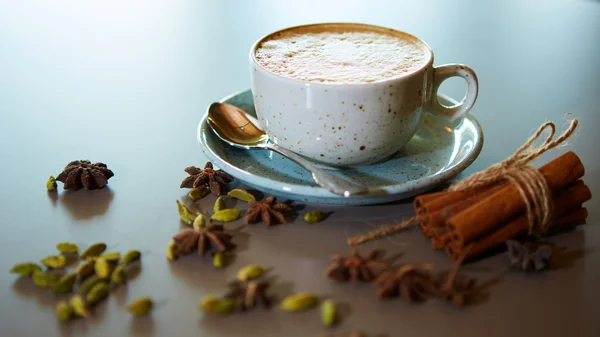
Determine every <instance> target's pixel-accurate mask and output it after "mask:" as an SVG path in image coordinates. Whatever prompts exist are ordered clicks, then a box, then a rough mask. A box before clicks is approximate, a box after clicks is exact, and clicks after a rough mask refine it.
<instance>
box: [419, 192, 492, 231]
mask: <svg viewBox="0 0 600 337" xmlns="http://www.w3.org/2000/svg"><path fill="white" fill-rule="evenodd" d="M502 186H504V184H502V185H495V186H490V187H488V188H486V189H477V190H478V191H479V193H477V194H474V195H471V196H469V197H466V198H463V199H459V200H456V201H454V202H449V201H447V200H452V199H453V198H454V197H452V198H450V199H448V198H446V197H445V196H443V195H442V196H439V197H438V198H437V199H434V201H433V202H432V201H430V202H423V201H421V202H419V204H418V205H417V204H416V203H415V204H414V208H415V209H416V210H417V211H416V212H417V217H418V218H419V224H420V226H421V231H422V232H423V235H424V236H425V237H427V238H429V237H432V236H434V235H436V233H435V230H434V229H435V228H440V227H445V222H446V220H447V219H449V218H450V217H452V216H454V215H456V214H458V213H460V212H461V211H463V210H465V209H467V208H469V207H471V206H473V205H474V204H476V203H478V202H479V201H481V200H483V199H484V198H486V197H488V196H490V195H492V194H493V193H495V192H496V191H498V190H499V189H500V188H502ZM446 193H453V194H454V192H446ZM454 195H456V194H454ZM439 200H441V201H443V202H447V203H446V204H445V205H444V206H441V203H440V202H439Z"/></svg>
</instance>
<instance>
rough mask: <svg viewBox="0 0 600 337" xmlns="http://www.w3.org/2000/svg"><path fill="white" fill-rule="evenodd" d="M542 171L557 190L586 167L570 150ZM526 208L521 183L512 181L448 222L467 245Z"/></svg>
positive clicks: (461, 241)
mask: <svg viewBox="0 0 600 337" xmlns="http://www.w3.org/2000/svg"><path fill="white" fill-rule="evenodd" d="M539 171H540V173H541V174H542V175H543V177H544V178H545V179H546V182H547V183H548V187H549V188H550V190H551V191H552V192H553V193H554V192H555V191H558V190H560V189H562V188H564V187H566V186H568V185H569V184H571V183H572V182H574V181H575V180H577V179H579V178H581V177H582V176H583V174H584V172H585V169H584V167H583V164H582V163H581V160H580V159H579V157H578V156H577V155H576V154H575V153H574V152H571V151H570V152H567V153H565V154H563V155H561V156H559V157H558V158H556V159H554V160H552V161H551V162H549V163H547V164H546V165H544V166H542V167H541V168H540V169H539ZM525 208H526V206H525V201H523V199H522V197H521V195H520V193H519V191H518V189H517V187H516V186H514V185H512V184H508V185H506V186H504V187H502V188H501V189H499V190H498V191H496V192H495V193H492V195H490V196H488V197H486V198H484V199H483V200H481V201H480V202H478V203H476V204H475V205H473V206H471V207H469V208H467V209H465V210H463V211H462V212H460V213H459V214H457V215H455V216H453V217H451V218H449V219H448V221H447V222H446V225H447V227H448V230H449V231H451V232H452V233H453V236H454V239H455V240H459V242H460V243H461V244H462V245H466V244H467V243H469V242H472V241H474V240H476V239H477V238H480V237H483V236H485V235H486V234H488V233H491V232H493V231H494V230H495V229H497V228H498V227H504V226H503V225H504V224H505V223H506V222H507V221H509V220H510V219H511V218H513V217H515V216H517V215H518V214H520V213H522V212H523V211H524V210H525Z"/></svg>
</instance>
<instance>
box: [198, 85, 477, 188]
mask: <svg viewBox="0 0 600 337" xmlns="http://www.w3.org/2000/svg"><path fill="white" fill-rule="evenodd" d="M248 91H251V89H249V88H248V89H243V90H239V91H236V92H233V93H232V94H230V95H227V96H225V97H223V98H222V99H220V100H219V101H218V102H219V103H224V102H226V101H228V100H230V99H231V98H233V97H235V96H239V95H241V94H243V93H245V92H248ZM438 98H441V99H442V100H446V101H447V102H449V103H450V104H458V102H457V101H456V100H455V99H453V98H451V97H449V96H447V95H444V94H440V93H438ZM209 107H210V105H209ZM207 116H208V108H207V109H206V111H205V113H204V114H203V115H202V118H201V119H200V122H199V123H198V126H197V128H196V136H197V140H198V142H199V143H200V145H201V148H202V150H203V153H204V155H205V156H206V157H208V159H209V160H210V161H213V164H215V162H217V163H216V165H217V166H220V168H221V169H224V168H225V167H227V170H225V171H226V172H227V173H229V174H231V175H232V176H234V177H235V178H238V179H240V180H241V181H242V182H247V183H248V184H249V185H254V186H265V188H268V189H271V190H278V191H279V192H281V193H283V194H289V195H294V196H297V197H301V198H319V199H323V198H327V199H328V198H331V199H344V200H348V199H364V198H377V197H390V196H393V195H405V194H407V193H410V192H411V191H417V190H427V189H431V188H434V187H435V186H437V185H438V184H440V183H442V182H444V181H447V180H449V179H452V178H453V177H455V176H456V175H458V174H459V173H460V172H462V171H464V170H465V169H466V168H468V167H469V166H470V165H471V164H472V163H473V162H474V161H475V160H476V159H477V158H478V157H479V154H480V153H481V150H482V148H483V143H484V135H483V129H482V128H481V125H480V124H479V121H478V120H477V119H476V118H475V117H474V116H473V115H471V114H470V113H467V114H465V115H464V116H463V117H462V118H461V119H460V120H459V121H462V120H464V119H467V120H469V121H470V122H471V123H473V125H474V126H475V128H476V130H477V135H479V137H477V138H476V139H475V144H474V147H473V150H472V151H471V152H470V153H469V155H468V156H467V157H465V159H464V160H462V161H460V162H458V163H456V164H454V165H453V166H450V167H448V168H446V169H444V170H442V171H440V172H437V173H435V174H433V175H428V176H426V177H423V178H420V179H414V180H409V181H405V182H401V183H395V184H390V185H383V186H377V189H373V190H371V189H370V190H369V191H368V192H367V193H365V194H361V195H353V196H350V197H343V196H341V195H337V194H335V193H333V192H330V191H329V190H327V189H325V188H323V187H321V186H318V185H305V184H293V183H283V182H278V181H275V180H273V179H270V178H267V177H264V176H259V175H255V174H252V173H250V172H248V171H245V170H243V169H241V168H239V167H237V166H235V165H233V164H231V163H230V162H229V161H226V160H225V159H223V158H222V157H221V156H219V155H218V154H216V153H215V152H214V151H213V149H212V148H211V147H210V146H208V145H207V142H206V140H205V139H203V129H204V128H206V129H207V131H208V132H210V130H209V128H210V127H209V126H208V123H207V122H206V119H207ZM434 118H438V117H434ZM225 146H226V145H225ZM249 151H251V150H249ZM342 170H343V169H342ZM232 172H235V173H232ZM244 178H246V179H244ZM273 185H276V186H278V188H274V187H273Z"/></svg>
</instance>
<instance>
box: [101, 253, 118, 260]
mask: <svg viewBox="0 0 600 337" xmlns="http://www.w3.org/2000/svg"><path fill="white" fill-rule="evenodd" d="M101 257H102V258H103V259H105V260H106V261H108V262H112V263H119V260H120V259H121V253H119V252H108V253H104V254H103V255H102V256H101Z"/></svg>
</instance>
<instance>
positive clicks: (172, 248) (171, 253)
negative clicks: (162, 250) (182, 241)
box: [167, 240, 178, 261]
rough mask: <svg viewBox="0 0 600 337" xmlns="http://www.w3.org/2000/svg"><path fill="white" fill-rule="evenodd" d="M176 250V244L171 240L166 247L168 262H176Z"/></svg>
mask: <svg viewBox="0 0 600 337" xmlns="http://www.w3.org/2000/svg"><path fill="white" fill-rule="evenodd" d="M176 250H177V243H175V241H173V240H171V241H170V242H169V245H168V246H167V259H168V260H169V261H175V260H177V257H178V256H177V254H176Z"/></svg>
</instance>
